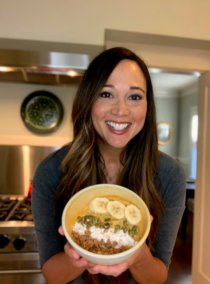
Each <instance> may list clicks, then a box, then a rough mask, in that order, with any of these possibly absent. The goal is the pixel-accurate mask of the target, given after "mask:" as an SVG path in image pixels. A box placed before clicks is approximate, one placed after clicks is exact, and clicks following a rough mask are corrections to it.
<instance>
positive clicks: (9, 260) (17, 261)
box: [0, 252, 46, 284]
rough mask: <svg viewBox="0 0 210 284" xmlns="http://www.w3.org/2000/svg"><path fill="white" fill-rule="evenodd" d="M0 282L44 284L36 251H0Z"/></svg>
mask: <svg viewBox="0 0 210 284" xmlns="http://www.w3.org/2000/svg"><path fill="white" fill-rule="evenodd" d="M0 283H4V284H11V283H15V284H29V283H30V284H46V282H45V280H44V277H43V276H42V273H41V270H40V267H39V255H38V253H32V252H30V253H23V252H21V253H1V254H0Z"/></svg>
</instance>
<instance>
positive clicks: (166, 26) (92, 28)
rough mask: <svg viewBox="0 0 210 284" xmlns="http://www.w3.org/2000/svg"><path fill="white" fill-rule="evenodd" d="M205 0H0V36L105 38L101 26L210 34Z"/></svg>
mask: <svg viewBox="0 0 210 284" xmlns="http://www.w3.org/2000/svg"><path fill="white" fill-rule="evenodd" d="M209 15H210V1H209V0H176V1H170V0H169V1H168V0H155V1H152V0H148V1H143V0H129V1H127V0H114V1H113V0H106V1H103V0H59V1H58V0H44V1H43V0H36V1H28V0H21V1H14V0H0V37H1V38H19V39H34V40H45V41H59V42H72V43H73V42H75V43H88V44H97V45H103V44H104V31H105V29H116V30H123V31H133V32H143V33H151V34H160V35H172V36H180V37H187V38H194V39H207V40H210V32H209V27H210V17H209Z"/></svg>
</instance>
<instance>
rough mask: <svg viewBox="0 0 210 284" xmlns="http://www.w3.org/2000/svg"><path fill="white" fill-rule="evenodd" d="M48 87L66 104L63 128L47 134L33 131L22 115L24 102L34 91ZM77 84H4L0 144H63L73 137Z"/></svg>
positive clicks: (0, 87)
mask: <svg viewBox="0 0 210 284" xmlns="http://www.w3.org/2000/svg"><path fill="white" fill-rule="evenodd" d="M37 90H46V91H49V92H52V93H54V94H55V95H56V96H57V97H59V99H60V100H61V102H62V104H63V106H64V118H63V121H62V123H61V125H60V126H59V128H58V129H57V130H56V131H55V132H53V133H51V134H47V135H37V134H34V133H32V132H31V131H29V130H28V129H27V128H26V127H25V125H24V123H23V121H22V119H21V115H20V109H21V104H22V102H23V100H24V98H25V97H27V96H28V95H29V94H30V93H31V92H34V91H37ZM75 92H76V86H75V87H64V86H58V87H57V86H44V85H43V86H41V85H32V84H7V83H1V84H0V145H5V144H6V145H8V144H10V145H24V144H27V145H37V146H62V145H64V144H65V143H67V142H69V141H70V140H71V139H72V125H71V108H72V102H73V98H74V94H75Z"/></svg>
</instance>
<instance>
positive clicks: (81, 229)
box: [73, 222, 136, 248]
mask: <svg viewBox="0 0 210 284" xmlns="http://www.w3.org/2000/svg"><path fill="white" fill-rule="evenodd" d="M86 230H87V227H86V225H83V224H80V223H78V222H76V223H75V225H74V226H73V231H74V232H76V233H78V234H80V235H84V234H85V232H86ZM89 231H90V236H91V238H92V239H96V240H98V241H103V242H105V243H107V242H108V241H110V242H112V243H113V242H116V243H117V245H116V247H115V248H120V247H121V246H129V247H132V246H135V245H136V242H135V240H134V239H133V238H132V237H131V236H130V235H129V234H128V233H126V232H124V231H123V230H118V231H115V230H114V229H113V228H109V229H104V228H100V227H96V226H90V227H89Z"/></svg>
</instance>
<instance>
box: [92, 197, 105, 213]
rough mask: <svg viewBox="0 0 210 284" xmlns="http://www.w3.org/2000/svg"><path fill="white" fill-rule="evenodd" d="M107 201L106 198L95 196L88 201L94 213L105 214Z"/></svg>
mask: <svg viewBox="0 0 210 284" xmlns="http://www.w3.org/2000/svg"><path fill="white" fill-rule="evenodd" d="M108 202H109V199H108V198H105V197H96V198H94V199H93V200H92V201H91V202H90V205H89V208H90V210H91V211H92V212H94V213H98V214H106V213H107V209H106V207H107V204H108Z"/></svg>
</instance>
